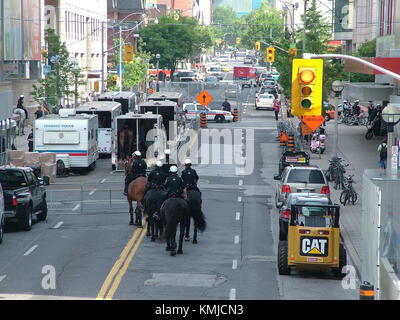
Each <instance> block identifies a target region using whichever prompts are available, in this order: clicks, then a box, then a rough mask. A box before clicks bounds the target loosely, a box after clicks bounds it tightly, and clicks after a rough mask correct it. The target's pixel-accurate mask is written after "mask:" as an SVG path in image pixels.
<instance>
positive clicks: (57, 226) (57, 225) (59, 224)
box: [53, 221, 64, 229]
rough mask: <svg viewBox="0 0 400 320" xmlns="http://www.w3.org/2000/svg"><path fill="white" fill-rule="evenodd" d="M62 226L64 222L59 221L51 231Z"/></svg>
mask: <svg viewBox="0 0 400 320" xmlns="http://www.w3.org/2000/svg"><path fill="white" fill-rule="evenodd" d="M63 224H64V222H62V221H60V222H59V223H57V224H56V225H55V226H54V227H53V229H58V228H60V227H61V226H62V225H63Z"/></svg>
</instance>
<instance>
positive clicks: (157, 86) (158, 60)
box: [156, 53, 161, 92]
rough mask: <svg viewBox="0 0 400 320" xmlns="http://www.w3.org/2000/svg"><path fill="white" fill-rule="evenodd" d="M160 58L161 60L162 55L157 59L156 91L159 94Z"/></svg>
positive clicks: (157, 55)
mask: <svg viewBox="0 0 400 320" xmlns="http://www.w3.org/2000/svg"><path fill="white" fill-rule="evenodd" d="M160 58H161V55H160V54H158V53H157V54H156V59H157V74H156V77H157V84H156V91H157V92H159V91H160V85H159V83H158V79H159V74H158V72H159V70H158V69H159V64H160Z"/></svg>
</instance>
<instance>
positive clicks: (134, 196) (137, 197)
mask: <svg viewBox="0 0 400 320" xmlns="http://www.w3.org/2000/svg"><path fill="white" fill-rule="evenodd" d="M131 165H132V158H130V159H129V160H128V161H127V163H126V164H125V174H128V172H129V170H130V168H131ZM146 184H147V178H146V177H138V178H136V179H135V180H133V181H132V182H131V183H130V184H129V186H128V195H127V199H128V204H129V216H130V221H129V224H131V225H136V226H138V227H139V228H142V215H143V214H142V211H143V209H142V207H141V206H140V202H141V201H142V198H143V195H144V190H145V188H146ZM133 201H136V209H135V222H133V206H132V202H133Z"/></svg>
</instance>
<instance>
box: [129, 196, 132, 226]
mask: <svg viewBox="0 0 400 320" xmlns="http://www.w3.org/2000/svg"><path fill="white" fill-rule="evenodd" d="M129 217H130V220H129V224H130V225H133V207H132V201H129Z"/></svg>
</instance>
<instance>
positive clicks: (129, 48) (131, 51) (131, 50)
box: [124, 44, 135, 62]
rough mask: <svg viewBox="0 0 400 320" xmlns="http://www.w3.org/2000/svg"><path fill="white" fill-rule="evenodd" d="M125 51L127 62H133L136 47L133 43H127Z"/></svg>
mask: <svg viewBox="0 0 400 320" xmlns="http://www.w3.org/2000/svg"><path fill="white" fill-rule="evenodd" d="M124 51H125V62H132V61H133V57H134V54H135V48H134V46H133V45H128V44H127V45H125V46H124Z"/></svg>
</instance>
